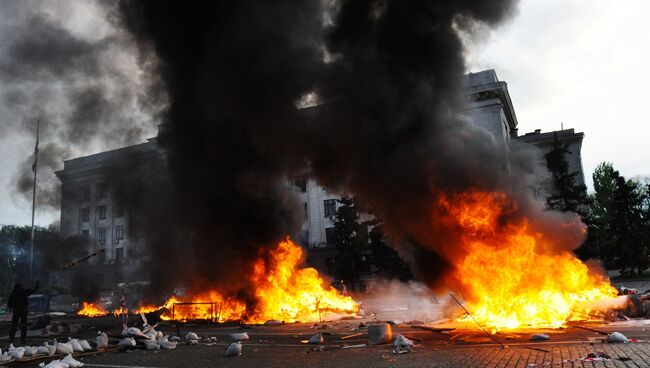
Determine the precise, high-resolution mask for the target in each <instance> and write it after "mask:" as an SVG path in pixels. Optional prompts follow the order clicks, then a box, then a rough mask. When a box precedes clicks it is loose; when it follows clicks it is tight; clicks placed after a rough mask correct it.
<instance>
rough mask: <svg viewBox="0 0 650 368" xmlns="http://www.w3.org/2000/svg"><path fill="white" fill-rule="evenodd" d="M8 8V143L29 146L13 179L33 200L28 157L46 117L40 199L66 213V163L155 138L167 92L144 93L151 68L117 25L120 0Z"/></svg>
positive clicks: (4, 14)
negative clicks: (62, 179)
mask: <svg viewBox="0 0 650 368" xmlns="http://www.w3.org/2000/svg"><path fill="white" fill-rule="evenodd" d="M0 9H2V10H1V13H0V20H1V22H0V35H1V36H0V37H1V42H0V85H1V86H2V88H0V113H1V114H2V118H1V120H2V123H1V124H0V140H2V141H4V142H3V144H11V145H13V146H14V147H16V148H18V144H17V143H16V142H21V143H22V147H23V148H25V149H24V150H23V151H24V152H25V153H26V155H25V159H24V160H21V163H20V164H19V165H17V166H18V170H17V172H16V173H15V175H14V179H13V182H14V184H15V189H16V191H17V192H18V193H19V194H22V195H23V196H24V198H25V199H28V200H29V201H31V192H32V175H33V174H32V163H33V156H28V154H29V152H30V151H31V150H32V149H33V148H32V147H33V144H34V138H33V135H34V132H35V130H36V121H37V120H39V119H40V120H41V134H40V142H41V146H40V152H39V181H38V193H39V195H38V196H37V200H38V204H39V209H40V210H41V211H43V210H59V209H60V186H59V185H58V183H59V182H58V180H57V179H56V177H55V175H54V171H55V170H60V169H61V168H62V164H63V160H65V159H69V158H73V157H77V156H79V155H83V154H89V153H95V152H98V151H101V150H106V149H110V148H117V147H121V146H124V145H127V144H133V143H135V142H139V141H141V140H142V139H143V138H145V136H147V135H149V136H150V135H153V134H154V132H155V124H154V123H153V122H152V118H153V119H156V117H157V113H158V112H157V111H158V109H160V106H162V105H163V102H164V94H162V95H161V94H158V95H157V96H156V95H151V94H149V95H148V96H147V97H146V98H143V97H144V96H142V93H143V92H142V91H143V89H145V88H148V86H147V85H146V84H147V83H148V81H149V80H151V79H148V78H143V75H146V68H147V65H146V64H144V63H142V64H140V63H138V62H137V60H136V59H135V58H134V57H133V56H132V55H134V54H135V52H134V48H133V44H132V42H131V40H130V39H129V37H128V34H126V33H125V32H124V31H123V30H121V29H120V28H118V27H115V25H114V23H113V21H112V19H111V17H112V14H114V13H115V4H111V3H108V2H101V3H100V2H95V1H90V2H84V3H72V2H41V1H32V0H26V1H10V0H7V1H5V0H2V1H0ZM87 22H91V24H89V23H87ZM26 137H28V139H27V138H26ZM27 147H29V149H27Z"/></svg>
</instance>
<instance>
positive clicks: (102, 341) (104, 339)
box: [97, 331, 108, 349]
mask: <svg viewBox="0 0 650 368" xmlns="http://www.w3.org/2000/svg"><path fill="white" fill-rule="evenodd" d="M105 347H108V335H106V333H104V332H101V331H100V332H99V333H98V335H97V348H98V349H99V348H105Z"/></svg>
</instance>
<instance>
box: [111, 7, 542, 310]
mask: <svg viewBox="0 0 650 368" xmlns="http://www.w3.org/2000/svg"><path fill="white" fill-rule="evenodd" d="M516 2H517V1H515V0H502V1H478V0H476V1H474V0H464V1H451V0H448V1H404V0H393V1H391V0H385V1H381V0H366V1H363V0H356V1H351V0H350V1H346V0H341V1H273V2H267V1H231V2H208V3H206V2H194V1H186V2H182V3H179V2H160V1H122V2H121V3H120V10H121V11H122V15H123V20H124V23H125V26H126V27H127V28H128V29H129V30H130V31H131V33H132V34H133V35H134V37H135V38H136V39H137V41H138V43H139V45H140V46H141V48H140V50H141V59H142V60H145V61H151V60H156V63H157V65H158V69H156V72H157V73H158V76H159V78H160V81H161V82H162V84H163V85H164V86H165V89H166V92H167V93H168V96H169V106H168V110H166V113H165V115H164V121H165V123H166V128H165V130H164V131H163V132H162V134H161V135H160V143H161V145H162V146H163V147H164V148H165V150H166V151H167V152H168V155H169V156H168V158H169V164H170V167H171V169H172V178H171V182H170V183H169V186H170V187H169V189H170V190H169V192H168V195H167V199H168V200H169V201H168V202H169V208H164V209H163V208H158V210H159V211H157V212H156V214H155V215H154V218H155V221H154V223H155V226H146V227H148V228H151V229H155V228H156V226H157V228H158V229H164V230H162V231H159V232H158V236H156V237H155V238H153V239H149V240H153V244H155V246H153V247H152V248H151V252H152V253H151V257H152V263H153V265H152V267H153V269H154V270H155V271H156V272H155V274H156V276H155V277H156V278H157V281H156V280H154V287H158V288H161V289H162V287H163V286H164V285H173V284H176V285H180V284H185V285H192V286H193V287H196V288H199V289H201V288H204V287H208V286H211V287H217V288H218V289H219V290H222V291H224V292H225V293H227V294H231V295H232V294H239V295H241V296H244V297H246V296H247V295H246V290H247V289H248V285H247V281H246V280H247V277H246V276H245V275H246V274H247V273H248V272H250V270H251V262H252V260H253V259H255V258H256V257H257V256H258V253H259V250H260V249H261V248H262V247H264V246H269V245H271V244H274V243H275V242H277V241H278V240H280V239H281V238H283V237H284V236H286V235H287V234H294V233H296V231H297V230H298V225H299V223H300V216H299V215H297V214H298V213H299V211H298V206H296V203H295V202H294V200H293V199H292V197H291V196H290V195H289V191H288V190H287V184H286V181H287V177H291V176H292V175H302V174H308V175H309V176H310V177H312V178H314V179H316V180H317V181H318V182H319V183H320V184H322V185H324V186H326V187H327V188H330V189H331V190H334V191H341V192H347V193H351V194H354V195H355V196H356V197H357V198H358V199H359V200H361V201H362V202H363V205H365V206H368V207H370V208H372V209H373V211H374V213H375V214H376V215H377V216H378V217H380V218H381V219H382V220H383V221H384V222H385V229H386V232H387V234H388V235H389V236H390V237H391V238H392V239H393V242H394V244H395V245H396V246H397V247H398V248H399V249H400V251H401V252H402V253H404V254H405V256H406V258H407V259H409V260H411V262H412V265H413V267H414V269H415V271H416V272H418V275H419V276H420V277H421V278H423V279H424V280H425V281H427V282H428V283H429V284H433V283H434V282H435V278H436V276H437V275H438V272H431V271H429V272H428V273H423V272H420V271H422V270H424V269H427V270H431V269H432V268H434V269H435V268H437V269H438V270H442V269H444V267H445V265H446V261H445V259H448V258H445V257H441V254H444V253H445V252H443V251H441V249H443V248H444V247H445V246H446V245H445V244H444V241H445V240H448V239H449V237H448V236H446V235H445V234H439V233H436V232H435V231H434V230H433V229H432V227H431V226H430V221H431V216H432V214H433V213H434V206H435V200H434V199H435V198H436V195H437V194H438V193H450V194H453V193H456V192H462V191H466V190H469V189H472V188H474V189H484V190H501V191H506V192H514V190H513V188H517V187H522V186H523V184H525V182H524V180H522V179H521V178H520V177H522V175H520V174H522V172H520V171H519V168H518V163H519V162H524V163H525V161H526V156H521V157H515V156H517V155H516V154H515V153H513V159H512V163H511V164H508V163H506V162H505V156H504V151H505V150H507V149H506V148H505V147H501V146H499V144H498V143H497V142H496V141H495V140H494V138H493V137H492V136H491V135H490V134H489V133H487V132H486V131H484V130H483V129H481V128H479V127H476V126H474V125H472V124H470V123H468V122H467V121H465V120H464V119H463V118H461V117H460V116H459V112H460V111H462V110H463V99H462V98H461V97H460V96H461V93H460V88H461V86H460V84H461V80H462V76H463V74H464V73H465V65H464V58H463V51H464V50H463V44H462V42H461V39H460V37H459V32H461V31H463V32H472V31H473V30H475V29H481V30H485V29H487V28H488V27H491V26H495V25H497V24H499V23H500V22H501V21H503V20H504V19H506V18H507V17H508V16H509V15H511V14H512V12H513V10H514V8H515V5H516ZM477 24H480V25H481V26H480V27H475V25H477ZM306 96H310V97H311V100H318V101H319V102H320V104H319V106H317V107H311V108H306V109H298V108H297V105H298V103H299V101H303V100H306V98H305V97H306ZM526 177H527V176H526ZM522 197H523V195H522ZM161 206H163V207H164V206H165V205H161ZM522 207H523V208H526V205H524V206H522ZM162 210H164V211H166V212H161V211H162ZM163 213H165V214H163ZM145 217H146V216H145ZM542 217H543V216H542ZM152 233H155V231H153V232H152ZM432 265H433V266H432ZM172 270H181V271H179V272H180V275H179V274H178V273H179V272H173V271H172Z"/></svg>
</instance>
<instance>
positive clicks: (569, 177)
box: [544, 133, 587, 217]
mask: <svg viewBox="0 0 650 368" xmlns="http://www.w3.org/2000/svg"><path fill="white" fill-rule="evenodd" d="M568 154H569V145H567V144H562V143H561V142H560V141H559V139H558V138H557V133H555V135H554V138H553V147H552V149H551V150H550V151H549V152H548V153H547V154H546V155H544V156H545V158H546V167H547V168H548V171H549V172H550V173H551V175H552V177H553V188H552V191H551V194H550V195H549V197H548V198H547V199H546V202H547V204H548V206H549V208H552V209H556V210H560V211H563V212H566V211H571V212H576V213H578V214H580V215H581V216H582V217H584V216H586V215H587V213H586V212H585V206H586V204H587V187H586V186H585V185H584V184H577V183H576V177H577V176H578V175H579V173H578V172H575V171H574V172H571V171H569V162H568V161H567V159H566V157H567V155H568Z"/></svg>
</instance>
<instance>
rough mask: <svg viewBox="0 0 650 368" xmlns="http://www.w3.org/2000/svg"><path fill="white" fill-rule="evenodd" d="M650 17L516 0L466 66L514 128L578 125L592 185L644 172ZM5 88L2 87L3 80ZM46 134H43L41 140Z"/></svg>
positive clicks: (81, 23) (21, 152)
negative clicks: (490, 90)
mask: <svg viewBox="0 0 650 368" xmlns="http://www.w3.org/2000/svg"><path fill="white" fill-rule="evenodd" d="M11 4H16V3H15V2H12V1H0V19H2V21H3V22H5V21H7V19H10V21H11V22H5V23H6V24H9V23H14V24H15V23H16V22H20V21H21V19H22V18H21V17H20V16H16V14H12V13H10V12H7V11H6V10H7V9H9V8H14V6H10V5H11ZM27 4H29V6H27V7H26V8H28V9H30V8H31V9H32V10H27V11H37V12H39V13H43V12H45V13H46V14H47V16H48V17H49V18H50V19H55V20H58V21H59V22H60V23H61V24H62V25H63V27H64V28H66V29H67V30H69V31H70V32H71V33H72V34H76V35H81V36H82V37H83V38H85V39H87V40H90V41H93V40H99V39H102V38H104V37H106V35H110V34H111V32H113V31H112V29H111V26H110V25H109V24H107V22H105V21H104V20H103V19H102V17H103V13H102V12H101V11H98V10H97V8H96V7H94V6H92V3H88V2H78V3H72V2H69V1H51V2H35V1H28V2H27ZM44 4H47V5H44ZM88 4H90V5H88ZM11 10H15V9H11ZM21 11H22V12H25V10H24V9H23V10H21ZM8 14H9V15H8ZM21 14H22V13H21ZM21 14H19V15H21ZM22 15H24V14H22ZM649 18H650V2H648V1H645V0H622V1H617V2H612V1H605V0H571V1H568V0H522V3H521V4H520V7H519V14H518V15H516V17H515V18H514V19H513V20H511V21H510V22H509V23H508V24H506V25H504V26H502V27H501V28H500V29H498V30H497V31H495V32H493V33H492V34H490V35H485V37H483V38H482V39H481V40H477V42H476V43H474V44H470V45H469V46H468V64H469V71H479V70H483V69H487V68H494V69H496V71H497V74H498V75H499V77H500V79H501V80H505V81H507V82H508V86H509V89H510V94H511V97H512V99H513V103H514V106H515V110H516V113H517V117H518V119H519V123H520V126H519V132H520V133H522V134H523V133H525V132H529V131H532V130H534V129H542V130H543V131H550V130H557V129H559V128H560V123H561V122H563V123H564V127H565V128H575V129H576V130H577V131H582V132H584V133H585V140H584V144H583V151H582V158H583V164H584V169H585V176H586V179H587V181H588V182H589V183H590V182H591V178H590V176H591V173H592V172H593V169H594V167H595V166H596V165H597V164H598V163H599V162H602V161H605V160H607V161H611V162H613V163H614V167H615V168H617V169H619V170H620V171H621V173H622V174H623V175H625V176H628V177H632V176H638V175H640V176H647V175H650V167H649V166H648V162H650V150H648V149H646V144H647V141H648V138H650V134H649V130H650V128H648V127H647V125H646V124H645V123H646V120H647V119H646V116H648V114H647V112H646V108H645V107H646V106H645V97H646V90H645V87H646V85H648V84H650V73H648V72H647V71H646V64H647V61H648V59H649V58H650V43H649V40H650V22H648V21H647V19H649ZM0 23H1V22H0ZM8 32H9V31H8V30H7V28H5V27H0V56H1V55H2V52H3V47H2V44H3V43H5V44H6V42H4V41H6V40H7V39H8V38H9V37H10V36H11V35H9V34H8ZM113 45H114V44H113ZM118 64H119V67H116V68H115V69H114V70H112V69H111V70H112V72H115V70H118V71H119V73H120V75H121V74H122V73H125V75H132V76H133V77H134V78H135V80H137V76H138V73H139V71H138V70H136V69H134V66H133V65H134V64H133V60H132V59H130V57H129V56H128V53H127V52H123V53H122V54H120V53H114V54H113V55H112V57H111V60H110V62H109V63H108V65H113V66H114V65H118ZM104 69H105V68H104ZM109 69H110V68H109ZM102 70H103V69H102ZM135 85H137V83H136V84H135ZM3 90H7V86H6V85H0V92H2V91H3ZM28 109H29V106H28V105H18V106H17V105H12V104H7V103H6V102H5V104H4V105H2V106H0V114H1V116H0V160H1V161H0V167H1V168H2V170H0V188H2V190H1V191H0V224H5V223H16V224H26V223H29V220H30V209H31V203H30V202H29V201H27V200H25V199H24V198H23V197H20V196H17V195H16V194H15V192H14V186H15V185H14V182H13V181H14V180H15V179H14V177H15V175H16V173H17V172H18V170H20V169H24V168H21V167H19V165H22V164H23V163H24V161H25V158H26V157H28V155H29V154H30V153H31V152H32V150H33V138H32V137H28V136H26V135H25V134H26V132H27V129H26V128H28V127H27V126H26V125H24V124H23V123H22V119H23V116H25V115H26V114H27V113H26V111H27V110H28ZM139 124H143V125H145V128H146V129H145V130H144V131H143V132H142V137H140V138H144V136H146V135H147V134H149V133H150V132H152V130H151V128H152V121H151V119H146V118H144V117H142V116H140V117H139ZM131 139H135V138H134V137H132V138H131ZM138 139H139V138H138ZM46 142H47V137H43V138H42V139H41V143H42V144H43V143H46ZM107 147H111V144H108V145H107V144H96V145H95V144H86V145H85V146H84V147H82V148H78V147H75V149H74V150H73V151H74V152H76V153H83V154H89V153H93V152H95V151H101V150H103V149H104V148H107ZM40 175H43V176H48V175H49V176H51V175H52V173H51V170H50V171H49V172H41V173H40ZM57 217H58V213H57V212H56V211H47V212H45V211H40V212H38V213H37V223H40V224H44V225H45V224H48V223H51V222H52V221H55V220H57Z"/></svg>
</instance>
